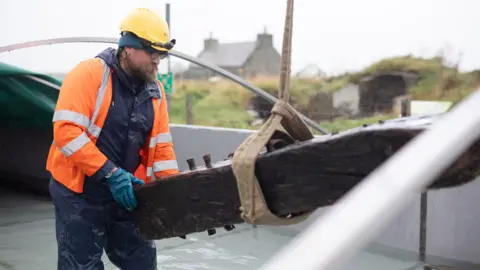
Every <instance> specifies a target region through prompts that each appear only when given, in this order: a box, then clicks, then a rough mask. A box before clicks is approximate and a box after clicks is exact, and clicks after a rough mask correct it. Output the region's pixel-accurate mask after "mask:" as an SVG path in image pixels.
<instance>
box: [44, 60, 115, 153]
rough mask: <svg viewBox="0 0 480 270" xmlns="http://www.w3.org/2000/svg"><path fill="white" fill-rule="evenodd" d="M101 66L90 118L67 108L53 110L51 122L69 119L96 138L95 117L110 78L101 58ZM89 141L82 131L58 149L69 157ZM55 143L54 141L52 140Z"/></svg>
mask: <svg viewBox="0 0 480 270" xmlns="http://www.w3.org/2000/svg"><path fill="white" fill-rule="evenodd" d="M101 60H102V61H101V62H102V66H103V76H102V82H101V84H100V87H99V88H98V92H97V100H96V102H95V110H94V111H93V115H92V118H91V119H88V116H86V115H84V114H81V113H78V112H74V111H69V110H59V111H55V113H54V114H53V120H52V122H56V121H70V122H73V123H75V124H77V125H80V126H82V127H84V128H86V129H87V131H88V133H90V134H91V135H92V136H93V137H95V138H98V136H100V133H101V132H102V129H101V128H100V127H98V126H97V125H95V120H96V119H97V116H98V112H99V111H100V108H101V106H102V101H103V98H104V96H105V92H106V91H107V86H108V79H109V78H110V68H109V67H108V65H107V64H106V63H105V62H104V61H103V59H101ZM89 142H90V138H89V137H88V135H87V133H85V132H83V133H82V134H80V135H79V136H78V137H77V138H75V139H73V140H72V141H70V142H69V143H67V144H66V145H65V146H64V147H62V148H60V151H61V152H62V153H63V154H64V155H65V156H66V157H69V156H71V155H73V154H74V153H75V152H77V151H78V150H80V149H81V148H82V147H83V146H84V145H86V144H87V143H89ZM54 144H55V142H54Z"/></svg>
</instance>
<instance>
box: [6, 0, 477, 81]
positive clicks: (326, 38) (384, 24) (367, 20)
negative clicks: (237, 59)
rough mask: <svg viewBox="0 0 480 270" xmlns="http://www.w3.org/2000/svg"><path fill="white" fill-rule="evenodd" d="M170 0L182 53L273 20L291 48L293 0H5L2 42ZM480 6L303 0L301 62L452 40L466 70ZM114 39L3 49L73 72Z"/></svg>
mask: <svg viewBox="0 0 480 270" xmlns="http://www.w3.org/2000/svg"><path fill="white" fill-rule="evenodd" d="M167 2H170V3H171V32H172V37H174V38H176V39H177V47H176V49H177V50H179V51H182V52H184V53H187V54H190V55H197V54H198V53H199V52H200V51H201V49H202V47H203V39H204V38H206V37H208V36H209V33H210V32H212V33H213V36H214V37H215V38H218V39H219V40H220V42H234V41H246V40H253V39H255V38H256V34H257V33H258V32H262V31H263V29H264V27H266V28H267V31H268V32H270V33H272V34H273V35H274V43H275V47H276V48H277V49H278V50H279V51H280V50H281V39H282V31H283V24H284V11H285V7H286V1H279V0H242V1H234V0H197V1H195V0H172V1H159V0H135V1H132V0H128V1H127V0H116V1H113V0H82V1H65V0H63V1H60V0H48V1H47V0H43V1H41V0H16V1H10V0H0V3H1V4H0V5H1V6H0V25H2V27H1V28H2V29H3V31H2V35H1V36H0V46H2V45H7V44H11V43H16V42H24V41H29V40H35V39H44V38H56V37H69V36H98V37H100V36H102V37H118V33H119V24H120V21H121V20H122V18H123V17H124V16H125V15H126V14H127V13H128V12H129V11H131V10H132V9H133V8H135V7H150V8H155V9H157V11H159V12H161V13H162V14H164V12H165V3H167ZM479 10H480V1H478V0H455V1H454V0H403V1H391V0H330V1H324V0H296V1H295V11H294V30H293V32H294V36H293V55H292V61H293V66H292V69H293V70H294V71H297V70H299V69H301V68H302V67H304V66H305V65H307V64H317V65H318V66H319V67H320V68H321V69H323V70H324V71H325V72H327V74H336V73H340V72H344V71H347V70H350V71H354V70H358V69H361V68H363V67H365V66H367V65H369V64H371V63H373V62H375V61H376V60H378V59H381V58H384V57H388V56H394V55H405V54H408V53H411V54H414V55H417V56H424V57H429V56H432V55H434V54H436V53H437V52H438V51H439V50H440V49H442V48H445V47H447V48H449V51H448V55H450V57H451V59H452V60H456V59H457V58H458V57H457V55H458V53H459V52H461V53H462V58H461V62H460V68H461V69H463V70H465V69H466V70H471V69H477V68H480V50H479V49H480V30H479V26H480V24H479V19H478V11H479ZM106 46H109V45H108V44H63V45H49V46H42V47H38V48H31V49H22V50H18V51H14V52H9V53H2V54H0V61H3V62H7V63H10V64H14V65H19V66H22V67H24V68H27V69H32V70H35V71H41V72H66V71H68V70H69V69H70V68H71V67H73V66H74V65H75V64H76V63H77V62H78V61H81V60H83V59H85V58H88V57H93V56H95V55H96V53H98V52H99V51H101V50H102V49H103V48H105V47H106ZM112 46H115V45H112ZM177 61H178V60H177ZM184 64H186V63H184ZM163 67H164V66H162V68H163Z"/></svg>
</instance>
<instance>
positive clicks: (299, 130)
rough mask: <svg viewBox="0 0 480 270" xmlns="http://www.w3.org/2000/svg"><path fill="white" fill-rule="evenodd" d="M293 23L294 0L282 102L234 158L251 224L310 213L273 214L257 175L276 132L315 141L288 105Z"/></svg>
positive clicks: (287, 30) (285, 49)
mask: <svg viewBox="0 0 480 270" xmlns="http://www.w3.org/2000/svg"><path fill="white" fill-rule="evenodd" d="M292 24H293V0H288V1H287V13H286V17H285V29H284V34H283V47H282V70H281V74H280V91H279V95H278V97H279V99H278V101H277V102H276V103H275V105H274V106H273V109H272V115H271V116H270V118H269V119H268V120H267V121H266V122H265V124H264V125H263V126H262V127H261V128H260V130H259V131H258V132H254V133H253V134H251V135H250V136H249V137H248V138H247V139H245V141H244V142H243V143H242V144H241V145H240V146H239V147H238V149H237V150H236V151H235V154H234V156H233V158H232V168H233V173H234V174H235V177H236V180H237V187H238V193H239V195H240V202H241V207H240V211H241V217H242V218H243V219H244V220H245V221H246V222H247V223H250V224H264V225H290V224H295V223H299V222H301V221H303V220H305V219H306V218H307V217H308V216H309V215H310V214H311V213H304V214H302V215H299V216H296V217H292V218H284V217H279V216H276V215H275V214H273V213H272V212H271V211H270V209H269V208H268V205H267V203H266V201H265V197H264V196H263V193H262V189H261V187H260V185H259V183H258V179H257V177H256V176H255V161H256V159H257V156H258V154H259V153H260V151H261V150H262V149H263V148H264V147H265V145H266V144H267V142H268V140H269V139H270V138H271V136H272V135H273V133H274V132H275V131H276V130H277V129H278V130H281V128H282V126H283V128H284V129H285V131H287V133H288V134H289V135H290V136H291V137H292V138H293V139H294V140H297V141H306V140H310V139H312V138H313V134H312V133H311V132H310V130H309V129H308V127H307V126H306V125H305V123H304V122H303V120H302V119H301V118H300V117H299V116H298V114H297V112H296V111H295V109H293V107H292V106H291V105H290V104H288V100H289V97H290V60H291V47H292V46H291V42H292V41H291V40H292Z"/></svg>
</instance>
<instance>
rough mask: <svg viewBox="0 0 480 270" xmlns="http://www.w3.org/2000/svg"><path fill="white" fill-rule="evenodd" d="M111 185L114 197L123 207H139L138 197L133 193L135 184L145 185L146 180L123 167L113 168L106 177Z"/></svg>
mask: <svg viewBox="0 0 480 270" xmlns="http://www.w3.org/2000/svg"><path fill="white" fill-rule="evenodd" d="M105 178H106V179H107V183H108V185H109V186H110V191H111V192H112V196H113V199H115V201H116V202H117V203H119V204H120V205H121V206H122V207H124V208H126V209H127V210H129V211H132V210H133V209H135V208H136V207H137V199H136V198H135V195H134V193H133V185H143V184H144V182H143V181H142V180H140V179H138V178H136V177H135V176H133V175H132V174H131V173H129V172H126V171H124V170H123V169H121V168H117V169H115V170H113V172H112V174H111V175H108V176H107V177H105Z"/></svg>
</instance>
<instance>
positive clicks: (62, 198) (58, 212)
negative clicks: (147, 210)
mask: <svg viewBox="0 0 480 270" xmlns="http://www.w3.org/2000/svg"><path fill="white" fill-rule="evenodd" d="M49 190H50V195H51V197H52V200H53V204H54V206H55V230H56V237H57V245H58V266H57V267H58V269H59V270H60V269H62V270H63V269H69V270H70V269H71V270H73V269H82V270H83V269H85V270H87V269H88V270H90V269H92V270H103V269H104V266H103V263H102V260H101V257H102V254H103V250H104V249H105V252H106V254H107V256H108V258H109V259H110V261H111V262H112V263H113V264H114V265H115V266H116V267H118V268H120V269H122V270H130V269H135V270H140V269H141V270H150V269H157V259H156V247H155V242H153V241H145V240H143V239H142V238H141V237H140V234H139V230H138V228H137V227H136V225H135V224H134V223H133V222H132V219H131V216H130V214H129V212H128V211H127V210H124V209H122V208H121V207H120V206H118V204H117V203H116V202H115V201H114V200H113V198H112V195H111V193H110V189H109V188H108V186H107V185H106V184H105V183H100V182H95V181H92V180H90V181H89V179H86V181H85V185H84V192H83V193H82V194H78V193H74V192H72V191H70V190H69V189H68V188H66V187H65V186H63V185H62V184H61V183H59V182H57V181H55V180H53V179H52V180H50V185H49Z"/></svg>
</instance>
